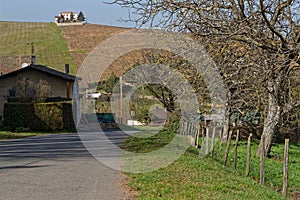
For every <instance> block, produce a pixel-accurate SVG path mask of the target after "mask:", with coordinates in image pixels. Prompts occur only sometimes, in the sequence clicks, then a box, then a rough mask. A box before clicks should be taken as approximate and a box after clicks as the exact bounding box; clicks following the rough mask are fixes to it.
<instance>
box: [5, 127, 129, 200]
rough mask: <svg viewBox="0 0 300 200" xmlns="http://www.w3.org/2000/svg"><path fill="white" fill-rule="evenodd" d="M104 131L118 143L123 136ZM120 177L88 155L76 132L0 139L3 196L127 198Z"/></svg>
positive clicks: (47, 199)
mask: <svg viewBox="0 0 300 200" xmlns="http://www.w3.org/2000/svg"><path fill="white" fill-rule="evenodd" d="M87 134H88V133H87ZM106 134H107V135H109V136H113V137H112V138H114V139H113V142H115V143H118V144H121V143H122V141H123V140H124V138H125V137H126V135H125V134H124V133H122V132H120V131H117V132H109V133H106ZM115 136H117V137H115ZM104 142H105V141H104ZM95 148H98V149H99V151H101V149H103V148H105V145H103V146H102V147H100V146H99V143H97V144H96V145H95ZM106 152H109V150H107V151H106ZM121 181H122V178H121V173H120V172H119V171H117V170H113V169H111V168H110V167H107V166H105V165H103V164H102V163H101V162H99V161H98V160H97V159H95V158H94V157H93V156H91V155H90V153H89V152H88V151H87V150H86V149H85V147H84V146H83V144H82V142H81V140H80V138H79V136H78V134H77V133H76V134H75V133H74V134H53V135H46V136H39V137H32V138H25V139H15V140H6V141H0V199H3V200H4V199H5V200H20V199H22V200H23V199H26V200H27V199H28V200H41V199H43V200H77V199H78V200H85V199H87V200H96V199H97V200H98V199H99V200H118V199H129V198H130V197H129V194H128V193H127V192H126V191H125V190H124V189H123V188H122V186H121Z"/></svg>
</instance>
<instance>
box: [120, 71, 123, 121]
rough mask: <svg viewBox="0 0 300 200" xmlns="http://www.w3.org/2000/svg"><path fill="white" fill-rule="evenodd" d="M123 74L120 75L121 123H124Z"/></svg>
mask: <svg viewBox="0 0 300 200" xmlns="http://www.w3.org/2000/svg"><path fill="white" fill-rule="evenodd" d="M122 79H123V78H122V75H121V76H120V123H121V124H123V87H122V85H123V83H122Z"/></svg>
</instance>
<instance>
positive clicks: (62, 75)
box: [0, 64, 77, 81]
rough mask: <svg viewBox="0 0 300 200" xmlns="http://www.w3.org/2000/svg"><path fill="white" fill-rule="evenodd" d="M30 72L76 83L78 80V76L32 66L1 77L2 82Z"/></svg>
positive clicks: (42, 66)
mask: <svg viewBox="0 0 300 200" xmlns="http://www.w3.org/2000/svg"><path fill="white" fill-rule="evenodd" d="M29 70H36V71H40V72H43V73H46V74H49V75H52V76H56V77H59V78H62V79H65V80H67V81H75V80H76V78H77V77H76V76H73V75H71V74H67V73H64V72H61V71H58V70H55V69H53V68H50V67H47V66H44V65H35V64H31V65H29V66H27V67H24V68H20V69H18V70H16V71H12V72H9V73H7V74H3V75H1V76H0V80H1V79H4V78H7V77H10V76H14V75H16V74H18V73H20V72H23V71H29Z"/></svg>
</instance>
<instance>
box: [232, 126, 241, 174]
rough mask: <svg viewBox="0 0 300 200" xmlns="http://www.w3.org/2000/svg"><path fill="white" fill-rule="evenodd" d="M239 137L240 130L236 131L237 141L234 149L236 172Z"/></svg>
mask: <svg viewBox="0 0 300 200" xmlns="http://www.w3.org/2000/svg"><path fill="white" fill-rule="evenodd" d="M239 136H240V130H239V129H237V130H236V139H235V147H234V163H233V166H234V169H235V170H236V162H237V149H238V143H239Z"/></svg>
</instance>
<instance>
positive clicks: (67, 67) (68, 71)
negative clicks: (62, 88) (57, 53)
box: [65, 64, 70, 74]
mask: <svg viewBox="0 0 300 200" xmlns="http://www.w3.org/2000/svg"><path fill="white" fill-rule="evenodd" d="M65 72H66V74H69V73H70V67H69V64H65Z"/></svg>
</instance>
